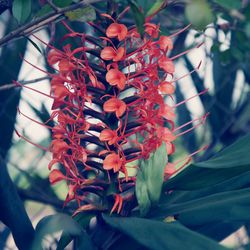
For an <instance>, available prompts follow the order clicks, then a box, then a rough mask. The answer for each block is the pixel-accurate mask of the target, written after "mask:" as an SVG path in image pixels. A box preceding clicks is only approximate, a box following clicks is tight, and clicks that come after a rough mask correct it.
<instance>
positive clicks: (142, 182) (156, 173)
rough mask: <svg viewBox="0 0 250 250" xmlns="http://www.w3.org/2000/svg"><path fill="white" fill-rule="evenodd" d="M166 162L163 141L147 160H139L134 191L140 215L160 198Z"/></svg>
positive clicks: (145, 212)
mask: <svg viewBox="0 0 250 250" xmlns="http://www.w3.org/2000/svg"><path fill="white" fill-rule="evenodd" d="M166 164H167V153H166V145H165V143H162V145H161V147H159V148H158V149H157V150H156V151H155V153H153V154H152V155H151V156H150V158H149V159H148V160H141V161H140V164H139V170H138V173H137V181H136V186H135V192H136V198H137V201H138V204H139V208H140V212H141V215H142V216H144V215H146V214H147V212H148V211H149V208H150V206H151V205H154V204H156V203H157V202H158V201H159V199H160V195H161V190H162V185H163V179H164V169H165V167H166Z"/></svg>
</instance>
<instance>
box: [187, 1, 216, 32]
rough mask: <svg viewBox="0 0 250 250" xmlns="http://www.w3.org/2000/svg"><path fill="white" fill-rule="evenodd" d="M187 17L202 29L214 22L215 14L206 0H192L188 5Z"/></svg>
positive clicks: (196, 26)
mask: <svg viewBox="0 0 250 250" xmlns="http://www.w3.org/2000/svg"><path fill="white" fill-rule="evenodd" d="M185 14H186V17H187V19H188V21H189V22H190V23H192V24H193V25H194V27H195V28H197V29H199V30H202V29H204V28H205V27H206V26H207V25H208V24H209V23H211V22H213V14H212V11H211V8H210V6H209V4H208V2H207V1H206V0H192V1H190V2H189V3H188V4H187V6H186V11H185Z"/></svg>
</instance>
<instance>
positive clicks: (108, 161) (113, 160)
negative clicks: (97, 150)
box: [103, 153, 123, 172]
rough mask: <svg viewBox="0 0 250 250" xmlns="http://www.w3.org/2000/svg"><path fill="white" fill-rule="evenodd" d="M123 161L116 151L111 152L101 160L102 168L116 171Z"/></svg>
mask: <svg viewBox="0 0 250 250" xmlns="http://www.w3.org/2000/svg"><path fill="white" fill-rule="evenodd" d="M122 164H123V161H122V159H121V158H120V157H119V155H117V154H116V153H111V154H109V155H107V156H106V158H105V159H104V161H103V168H104V169H106V170H111V169H113V170H114V172H118V171H119V170H120V168H121V167H122Z"/></svg>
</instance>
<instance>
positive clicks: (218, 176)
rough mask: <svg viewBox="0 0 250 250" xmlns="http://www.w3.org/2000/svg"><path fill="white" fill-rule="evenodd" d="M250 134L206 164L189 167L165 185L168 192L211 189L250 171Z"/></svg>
mask: <svg viewBox="0 0 250 250" xmlns="http://www.w3.org/2000/svg"><path fill="white" fill-rule="evenodd" d="M249 151H250V134H249V135H246V136H244V137H242V138H241V139H240V140H238V141H237V142H235V143H234V144H232V145H231V146H229V147H227V148H225V149H224V150H222V151H221V152H219V153H218V154H216V155H215V156H214V157H213V158H211V159H210V160H208V161H205V162H199V163H196V164H191V165H189V166H188V167H187V168H186V169H184V170H183V171H181V172H180V173H179V174H177V175H176V176H175V177H173V178H171V179H170V180H168V181H167V182H166V183H165V184H164V188H165V189H167V190H172V189H178V190H192V189H202V188H205V187H210V186H212V185H216V184H219V183H222V182H224V181H227V180H229V179H231V178H233V177H235V176H237V175H240V174H242V173H246V172H248V171H250V154H249Z"/></svg>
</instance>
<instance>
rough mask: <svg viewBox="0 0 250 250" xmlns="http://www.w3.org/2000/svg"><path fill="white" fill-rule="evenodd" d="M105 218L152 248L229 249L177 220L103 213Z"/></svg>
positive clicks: (161, 249) (170, 249)
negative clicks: (122, 216)
mask: <svg viewBox="0 0 250 250" xmlns="http://www.w3.org/2000/svg"><path fill="white" fill-rule="evenodd" d="M103 219H104V221H105V222H106V223H107V224H108V225H110V226H111V227H113V228H115V229H117V230H118V231H120V232H122V233H124V234H125V235H128V236H129V237H131V238H132V239H134V240H135V241H137V242H138V243H140V244H141V245H143V246H144V247H146V248H147V249H151V250H180V249H188V248H189V249H192V250H201V249H206V250H209V249H211V250H222V249H224V250H225V249H227V248H225V247H223V246H221V245H219V244H218V243H217V242H215V241H213V240H211V239H209V238H207V237H205V236H203V235H200V234H198V233H195V232H193V231H191V230H189V229H187V228H185V227H184V226H182V225H181V224H179V223H177V222H173V223H164V222H159V221H154V220H148V219H142V218H135V217H130V218H119V217H110V216H108V215H103Z"/></svg>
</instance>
